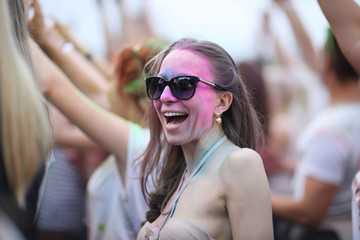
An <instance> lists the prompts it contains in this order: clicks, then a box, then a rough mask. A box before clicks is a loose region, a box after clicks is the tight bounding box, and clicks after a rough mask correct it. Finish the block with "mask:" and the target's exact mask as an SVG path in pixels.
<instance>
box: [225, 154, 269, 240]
mask: <svg viewBox="0 0 360 240" xmlns="http://www.w3.org/2000/svg"><path fill="white" fill-rule="evenodd" d="M222 172H224V174H223V177H224V186H225V191H226V207H227V209H228V214H229V218H230V224H231V229H232V236H233V239H247V240H251V239H253V240H265V239H266V240H271V239H273V227H272V213H271V200H270V189H269V184H268V181H267V177H266V174H265V170H264V167H263V164H262V160H261V158H260V156H259V155H258V154H257V153H256V152H254V151H252V150H250V149H241V150H239V151H236V152H234V153H232V154H231V155H230V157H229V159H227V160H226V162H225V163H224V168H223V170H222Z"/></svg>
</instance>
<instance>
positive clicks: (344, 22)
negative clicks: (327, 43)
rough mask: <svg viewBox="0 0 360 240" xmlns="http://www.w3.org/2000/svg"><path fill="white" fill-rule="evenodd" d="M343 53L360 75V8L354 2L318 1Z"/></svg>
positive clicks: (337, 0)
mask: <svg viewBox="0 0 360 240" xmlns="http://www.w3.org/2000/svg"><path fill="white" fill-rule="evenodd" d="M318 3H319V5H320V7H321V9H322V11H323V13H324V14H325V17H326V18H327V20H328V21H329V24H330V26H331V28H332V30H333V32H334V34H335V37H336V40H337V41H338V43H339V46H340V48H341V51H342V52H343V53H344V55H345V57H346V58H347V60H348V61H349V63H350V64H351V65H352V66H353V68H354V69H355V70H356V71H357V73H358V74H360V61H359V58H360V57H359V56H360V6H359V5H358V4H357V3H356V2H355V1H354V0H318Z"/></svg>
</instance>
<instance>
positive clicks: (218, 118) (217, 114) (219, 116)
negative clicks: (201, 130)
mask: <svg viewBox="0 0 360 240" xmlns="http://www.w3.org/2000/svg"><path fill="white" fill-rule="evenodd" d="M215 122H216V123H217V124H219V125H220V124H221V122H222V120H221V115H220V113H216V119H215Z"/></svg>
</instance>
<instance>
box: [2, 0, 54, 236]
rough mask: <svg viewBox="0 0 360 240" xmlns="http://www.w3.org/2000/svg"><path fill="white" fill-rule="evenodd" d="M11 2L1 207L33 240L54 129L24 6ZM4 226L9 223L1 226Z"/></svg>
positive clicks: (5, 35) (5, 42) (5, 16)
mask: <svg viewBox="0 0 360 240" xmlns="http://www.w3.org/2000/svg"><path fill="white" fill-rule="evenodd" d="M11 3H12V4H13V5H12V6H11V12H9V8H8V1H6V0H1V1H0V18H1V19H0V24H1V27H0V31H1V32H0V36H1V38H2V40H1V41H0V84H1V86H0V91H1V94H0V96H1V99H0V102H1V138H2V140H1V145H0V146H1V160H0V172H1V173H0V176H1V179H0V211H1V212H2V213H1V214H2V217H4V216H6V217H5V218H9V219H10V221H11V222H12V223H13V224H14V225H15V226H16V227H15V228H17V229H19V230H21V233H22V234H23V236H24V237H25V238H26V239H31V238H32V237H34V235H33V234H34V229H35V224H36V222H35V219H36V214H37V206H38V203H39V202H40V201H41V199H40V196H41V192H42V190H41V184H42V182H43V179H44V176H45V172H46V165H47V164H48V163H49V162H47V160H48V159H49V156H50V154H49V153H50V145H51V130H50V129H51V128H50V123H49V118H48V113H47V109H46V106H45V104H44V100H43V99H42V97H41V94H40V92H39V90H38V88H37V85H36V84H35V81H34V77H33V74H32V71H31V67H30V66H31V64H30V61H29V60H30V59H29V56H30V53H29V49H28V47H27V46H28V44H27V32H26V27H24V26H26V24H25V16H24V14H25V12H24V5H23V2H22V1H11ZM10 17H12V19H10ZM11 20H12V21H11ZM13 23H17V24H16V25H13ZM15 29H16V30H15ZM15 32H16V33H17V34H15ZM22 44H23V45H22ZM20 49H21V50H20ZM22 54H23V55H22ZM4 214H5V215H4ZM3 227H6V224H4V225H3V224H0V228H3ZM0 231H1V232H2V233H3V231H4V232H6V229H4V230H3V229H1V230H0ZM8 238H11V236H6V239H8Z"/></svg>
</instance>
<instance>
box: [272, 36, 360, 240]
mask: <svg viewBox="0 0 360 240" xmlns="http://www.w3.org/2000/svg"><path fill="white" fill-rule="evenodd" d="M322 64H323V65H322V71H321V76H322V80H323V83H324V85H325V86H326V88H327V90H328V92H329V97H330V103H329V106H328V107H327V108H326V109H325V110H324V111H323V112H322V113H321V114H319V116H317V117H316V118H315V119H314V120H313V121H312V122H311V123H310V124H309V126H308V127H307V129H306V130H305V131H304V133H303V135H302V138H301V139H300V140H299V150H300V153H301V154H302V155H301V156H302V157H301V161H300V163H299V165H298V166H297V168H296V172H295V176H294V184H295V185H294V194H295V195H294V197H288V196H281V195H278V194H275V193H273V194H272V204H273V205H272V206H273V213H274V215H275V216H276V217H280V218H284V219H286V220H288V221H291V222H294V223H296V224H299V225H301V226H302V227H303V228H302V229H296V227H295V228H294V229H292V230H293V231H290V236H288V238H289V239H292V238H293V239H309V238H310V237H314V238H315V239H316V237H321V236H327V235H328V234H330V236H332V238H331V239H344V240H347V239H351V234H350V233H351V216H350V215H351V214H350V212H351V189H350V186H351V181H352V179H353V177H354V176H355V173H356V169H357V167H358V165H359V162H358V161H359V156H360V152H359V151H360V150H359V148H358V146H357V144H356V143H357V142H358V141H359V139H360V124H359V123H358V121H357V120H355V119H358V118H359V117H360V92H359V87H358V84H359V82H358V81H359V77H358V75H357V73H356V72H355V71H354V69H352V67H351V66H350V65H349V63H348V62H347V61H346V59H345V58H344V56H343V55H342V53H341V51H340V49H339V47H338V45H337V42H336V40H335V38H334V36H333V35H332V33H331V31H329V34H328V41H327V43H326V46H325V51H324V56H323V62H322ZM275 230H276V229H275ZM297 230H298V232H297ZM275 233H276V232H275ZM330 236H329V238H330Z"/></svg>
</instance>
